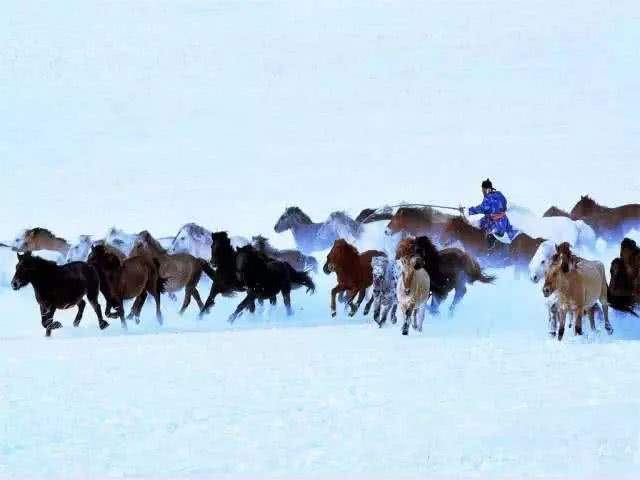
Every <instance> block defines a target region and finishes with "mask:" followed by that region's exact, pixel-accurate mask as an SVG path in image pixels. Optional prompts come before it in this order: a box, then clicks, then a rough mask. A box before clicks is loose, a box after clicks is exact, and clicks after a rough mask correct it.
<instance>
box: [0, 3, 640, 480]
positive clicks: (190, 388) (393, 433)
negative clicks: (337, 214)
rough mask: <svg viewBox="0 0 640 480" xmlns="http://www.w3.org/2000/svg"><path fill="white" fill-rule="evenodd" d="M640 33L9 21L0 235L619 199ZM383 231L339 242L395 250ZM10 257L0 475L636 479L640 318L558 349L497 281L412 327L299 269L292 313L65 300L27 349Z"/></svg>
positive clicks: (603, 254) (528, 300) (190, 19)
mask: <svg viewBox="0 0 640 480" xmlns="http://www.w3.org/2000/svg"><path fill="white" fill-rule="evenodd" d="M639 17H640V9H639V7H638V4H637V2H626V1H620V2H615V3H613V4H611V3H606V4H605V3H602V2H588V1H587V2H579V3H575V4H570V3H566V2H551V1H540V2H533V3H527V4H521V5H520V4H519V5H518V6H516V5H515V4H511V3H509V2H500V1H488V2H482V3H478V2H346V3H345V2H334V1H327V2H321V3H311V2H305V1H301V2H297V1H281V2H270V1H267V2H226V1H220V2H209V3H206V2H195V1H181V2H148V3H146V2H140V3H137V4H135V5H132V4H130V3H124V2H66V3H65V6H64V7H62V6H61V5H60V4H58V3H55V2H54V3H40V2H19V1H13V0H12V1H8V2H5V3H3V8H2V15H1V16H0V44H1V45H2V46H3V48H2V49H0V80H1V81H0V99H1V101H0V118H2V119H3V123H2V126H1V128H0V166H2V172H1V174H0V205H2V208H1V209H0V219H1V220H2V221H1V222H0V239H1V240H3V241H5V243H6V242H8V241H9V240H11V239H13V238H15V234H16V233H17V232H19V231H20V230H21V229H24V228H27V227H33V226H41V227H47V228H50V229H51V230H52V231H54V232H55V233H56V234H57V235H59V236H63V237H65V238H67V239H75V238H77V236H78V235H81V234H90V235H94V236H95V237H96V238H99V237H100V236H102V235H104V233H105V232H106V231H108V229H109V228H110V227H112V226H117V227H118V228H122V229H124V230H125V231H126V232H138V231H140V230H142V229H148V230H150V231H151V232H152V233H153V234H154V235H156V236H157V237H165V236H170V235H174V234H175V233H176V232H177V231H178V229H179V228H180V227H181V226H182V225H184V224H185V223H188V222H197V223H199V224H201V225H203V226H205V227H206V228H208V229H210V230H218V229H227V230H228V231H229V232H230V233H231V234H233V235H244V236H247V237H250V236H251V235H254V234H258V233H262V234H265V235H267V236H268V237H270V239H271V241H272V242H273V243H274V245H276V246H279V247H290V246H291V245H292V244H293V243H292V239H291V236H290V234H289V233H287V234H283V235H277V234H275V233H274V232H273V225H274V224H275V222H276V220H277V218H278V217H279V216H280V215H281V213H282V212H283V211H284V209H285V207H286V206H290V205H298V206H300V207H301V208H303V210H305V211H306V212H307V213H308V214H309V215H310V216H311V217H312V218H313V219H314V220H322V219H325V218H327V217H328V215H329V213H330V212H331V211H333V210H347V211H348V212H349V213H351V214H354V215H355V214H357V213H358V212H359V211H360V209H362V208H365V207H379V206H382V205H385V204H395V203H398V202H399V201H401V200H406V201H409V202H420V203H430V202H434V203H438V204H451V205H453V206H457V205H458V204H460V203H462V204H464V205H472V204H477V203H479V201H480V198H479V196H480V188H479V184H480V182H481V180H482V179H484V178H486V177H491V178H492V179H493V180H494V183H495V184H496V186H498V187H499V188H500V189H501V190H502V191H503V192H504V193H505V194H506V196H507V198H508V199H509V201H510V202H511V203H513V204H516V205H521V206H523V207H526V208H529V209H531V210H532V211H534V212H536V213H537V214H540V213H542V212H543V211H544V210H546V208H548V207H549V206H551V205H552V204H555V205H557V206H558V207H561V208H565V209H570V208H571V207H572V205H573V204H574V203H575V202H576V201H577V200H578V199H579V196H580V195H581V194H585V193H590V194H591V195H593V197H594V198H596V199H597V200H599V201H600V202H602V203H604V204H609V205H616V204H621V203H629V202H637V201H638V200H639V199H638V196H639V195H638V185H639V184H638V181H639V180H638V179H639V178H640V176H639V175H638V173H640V172H639V169H638V164H637V159H638V157H639V155H640V140H639V139H640V130H639V129H638V128H639V127H638V125H640V118H639V111H638V108H637V106H638V104H640V97H639V93H638V89H637V85H638V84H640V75H639V67H638V66H639V65H640V58H639V56H640V50H638V48H637V45H638V44H640V43H639V41H640V38H639V37H640V29H638V28H637V22H638V18H639ZM383 228H384V225H378V226H368V227H367V232H366V235H365V237H364V238H363V239H362V240H361V244H360V246H361V247H362V248H365V247H366V248H388V247H390V245H391V242H390V240H389V239H387V238H385V237H384V235H382V233H381V232H382V230H383ZM632 236H635V238H636V239H640V236H639V235H638V232H634V233H633V234H632ZM616 251H617V247H616V246H609V247H606V246H604V245H602V242H599V243H598V245H597V248H596V249H595V250H587V251H581V252H580V253H581V254H582V255H584V256H586V257H589V258H599V259H600V260H602V261H603V262H604V263H605V265H607V266H608V265H609V262H610V261H611V260H612V258H614V256H616V254H617V252H616ZM325 254H326V252H325V253H321V254H318V255H316V257H317V258H318V260H319V262H320V263H321V264H322V263H324V255H325ZM14 265H15V254H14V253H13V252H11V251H9V250H7V249H4V248H0V312H1V313H2V319H1V321H0V325H1V327H2V328H1V330H0V477H56V478H69V477H77V478H79V477H87V476H89V477H105V476H143V477H158V476H170V477H182V476H192V477H198V478H201V477H207V476H221V475H231V476H241V477H244V478H246V477H256V476H260V477H263V476H269V477H274V476H278V477H289V478H299V477H301V476H332V477H347V476H349V477H372V476H375V477H385V478H389V477H396V478H397V477H399V476H411V477H425V476H446V477H449V478H457V477H460V476H463V477H474V478H475V477H479V478H490V479H494V478H498V477H510V478H514V477H523V478H527V477H537V478H539V477H554V478H583V477H593V478H596V477H597V478H604V477H606V478H636V477H637V475H638V472H639V471H640V416H639V415H638V411H640V382H639V381H638V379H640V362H639V361H638V359H639V358H640V322H639V321H638V320H637V319H633V318H630V317H628V316H623V315H620V314H615V313H612V323H613V326H614V328H615V333H614V335H613V336H607V335H606V333H604V329H603V327H602V325H598V331H597V332H595V333H593V332H591V331H590V330H589V328H588V327H587V328H586V329H585V331H586V333H587V335H585V336H584V337H582V338H576V337H574V336H573V335H572V333H569V334H568V335H567V336H566V338H565V340H564V341H563V342H562V343H559V342H558V341H556V340H552V339H550V338H548V336H547V323H546V316H547V313H546V306H545V302H544V299H543V296H542V294H541V291H540V290H541V285H534V284H532V283H531V282H530V281H529V280H528V279H527V278H520V279H518V280H516V279H514V272H513V270H512V269H506V270H497V271H494V272H492V273H495V274H496V275H498V280H497V281H496V283H495V285H473V286H471V287H470V288H469V292H468V294H467V296H466V298H465V299H464V300H463V302H462V303H461V305H460V307H459V309H458V311H457V313H456V314H455V316H453V317H449V316H448V315H447V314H446V306H447V305H444V306H443V313H442V314H441V315H440V316H438V317H433V316H429V315H428V316H427V319H426V321H425V325H424V332H423V333H422V334H416V333H415V332H413V331H412V332H411V333H410V336H409V337H402V336H401V335H400V331H399V328H397V327H395V326H387V327H385V328H383V329H379V328H377V326H374V325H372V324H371V323H370V320H369V319H367V318H365V317H363V316H362V315H360V314H359V315H358V316H356V317H355V318H349V317H347V316H346V315H345V314H344V312H341V311H339V315H338V318H336V319H332V318H330V315H329V290H330V288H331V287H332V286H333V285H334V277H333V276H331V277H328V276H326V275H324V274H323V273H321V272H320V273H319V274H318V275H316V276H315V277H314V279H315V280H316V282H317V284H318V289H317V293H316V294H315V295H314V296H309V295H306V294H305V293H304V291H302V290H297V291H295V292H294V294H293V300H292V301H293V307H294V310H295V315H294V316H293V317H292V318H287V317H285V316H284V312H283V310H284V309H283V307H282V304H281V302H280V303H279V305H278V307H276V309H275V310H274V311H273V312H271V313H270V314H268V313H267V312H266V311H265V312H262V313H257V314H255V315H253V316H251V315H245V316H243V317H241V318H240V319H238V320H237V321H236V323H235V324H234V325H229V324H228V323H227V322H226V318H227V317H228V315H229V313H230V312H231V311H232V309H233V308H234V307H235V305H236V304H237V303H238V302H239V301H240V300H241V298H242V297H241V296H237V297H235V298H221V299H220V300H218V302H217V305H216V306H215V307H214V308H213V309H212V313H211V315H210V316H209V317H206V318H205V319H204V320H198V319H197V315H196V310H195V306H194V305H193V304H192V306H191V307H190V309H189V310H188V311H187V313H186V314H185V315H184V316H183V317H179V316H178V315H177V310H178V307H179V305H178V304H177V303H174V302H172V301H171V300H169V299H168V298H167V297H166V296H164V297H163V299H162V302H163V311H164V313H165V325H164V326H162V327H160V326H158V325H157V324H156V323H155V319H154V316H153V314H152V310H153V309H152V308H150V305H147V306H146V307H145V309H144V310H143V315H142V323H141V324H140V325H135V324H130V327H129V330H128V331H123V330H122V329H121V328H120V326H119V325H118V322H117V321H116V322H112V325H111V327H110V328H108V329H107V330H105V331H100V330H99V329H98V327H97V321H96V318H95V316H94V314H93V312H92V311H91V309H90V308H87V309H86V311H85V317H84V320H83V322H82V324H81V326H80V327H79V328H76V329H74V328H73V327H72V319H73V316H74V314H75V311H67V312H59V313H58V314H57V316H56V318H57V319H59V320H61V321H62V323H63V325H64V328H62V329H61V330H57V331H55V332H54V335H53V338H50V339H46V338H44V335H43V331H42V328H41V326H40V319H39V312H38V306H37V304H36V302H35V300H34V297H33V290H32V289H31V287H27V288H25V289H23V290H21V291H19V292H13V291H12V290H11V289H10V288H9V286H8V285H9V282H10V278H11V276H12V274H13V268H14ZM208 287H209V284H208V283H206V282H203V283H202V284H201V285H200V291H201V294H203V295H206V293H208ZM179 300H181V298H180V295H179ZM102 304H103V306H104V301H102ZM265 310H268V309H266V308H265Z"/></svg>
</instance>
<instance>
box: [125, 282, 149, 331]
mask: <svg viewBox="0 0 640 480" xmlns="http://www.w3.org/2000/svg"><path fill="white" fill-rule="evenodd" d="M146 300H147V291H146V290H143V291H142V293H140V295H138V297H137V298H136V299H135V301H134V302H133V306H132V307H131V311H130V312H129V315H128V316H127V318H128V319H130V318H134V319H135V321H136V323H140V312H141V311H142V306H143V305H144V302H145V301H146ZM123 310H124V306H123Z"/></svg>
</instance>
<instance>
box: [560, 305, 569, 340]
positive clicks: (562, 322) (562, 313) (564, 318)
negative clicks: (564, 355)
mask: <svg viewBox="0 0 640 480" xmlns="http://www.w3.org/2000/svg"><path fill="white" fill-rule="evenodd" d="M558 320H559V321H560V327H559V328H558V341H559V342H560V341H562V337H564V325H565V323H566V321H567V311H566V310H565V309H562V310H560V312H558Z"/></svg>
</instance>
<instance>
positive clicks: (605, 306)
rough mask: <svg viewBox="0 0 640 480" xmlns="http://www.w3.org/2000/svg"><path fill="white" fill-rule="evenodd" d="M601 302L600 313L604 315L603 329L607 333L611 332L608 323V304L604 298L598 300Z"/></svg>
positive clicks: (611, 329) (611, 328)
mask: <svg viewBox="0 0 640 480" xmlns="http://www.w3.org/2000/svg"><path fill="white" fill-rule="evenodd" d="M600 303H601V304H602V314H603V315H604V329H605V330H606V331H607V333H608V334H609V335H611V334H612V333H613V327H612V326H611V323H609V304H608V303H607V301H606V299H605V300H604V301H601V302H600Z"/></svg>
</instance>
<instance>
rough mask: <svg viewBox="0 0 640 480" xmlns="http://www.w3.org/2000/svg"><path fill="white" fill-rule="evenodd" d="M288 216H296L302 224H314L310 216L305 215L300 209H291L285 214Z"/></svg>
mask: <svg viewBox="0 0 640 480" xmlns="http://www.w3.org/2000/svg"><path fill="white" fill-rule="evenodd" d="M284 213H285V214H286V215H295V216H296V217H298V218H299V219H300V220H301V221H302V223H313V222H312V221H311V218H310V217H309V215H307V214H306V213H304V212H303V211H302V210H301V209H300V208H299V207H289V208H287V209H286V210H285V212H284Z"/></svg>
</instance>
